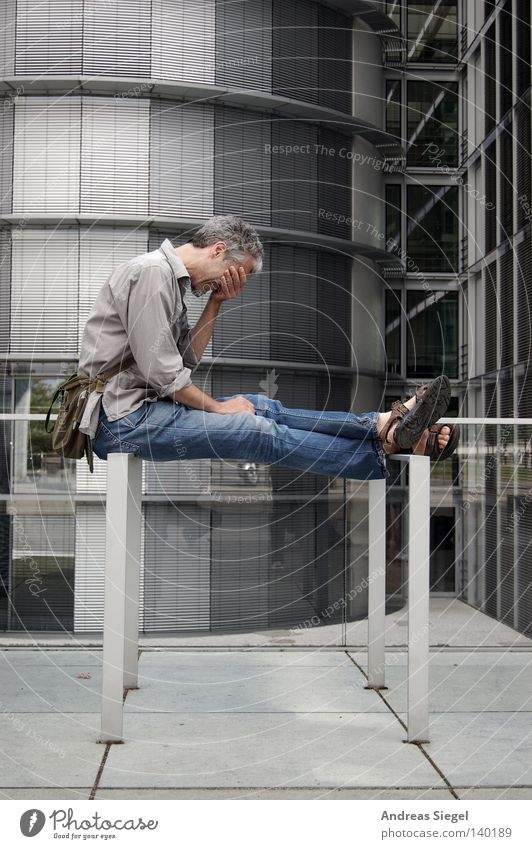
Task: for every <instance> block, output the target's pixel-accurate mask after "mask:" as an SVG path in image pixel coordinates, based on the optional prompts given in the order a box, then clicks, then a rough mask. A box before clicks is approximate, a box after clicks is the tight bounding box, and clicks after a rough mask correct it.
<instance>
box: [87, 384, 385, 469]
mask: <svg viewBox="0 0 532 849" xmlns="http://www.w3.org/2000/svg"><path fill="white" fill-rule="evenodd" d="M218 400H221V399H218ZM136 415H137V418H135V416H136ZM377 415H378V413H375V412H372V413H368V414H367V416H365V417H364V416H360V417H358V419H359V422H358V428H359V436H358V437H357V438H353V439H347V438H346V437H344V436H337V435H330V434H325V433H320V432H318V431H313V430H303V429H298V428H291V427H289V426H288V425H286V424H282V423H279V422H276V421H274V420H273V419H272V418H268V417H267V416H264V415H259V414H255V415H254V414H252V413H231V414H227V415H224V414H222V413H206V412H205V411H204V410H196V409H193V408H190V407H187V406H185V405H181V404H174V403H173V402H171V401H157V402H155V403H153V404H149V406H148V408H147V411H146V412H145V413H143V412H142V411H140V412H138V413H133V414H131V416H128V417H126V418H129V419H130V421H131V422H132V423H133V425H134V426H130V425H128V424H124V420H122V425H120V420H118V421H117V422H108V421H106V419H104V420H103V422H102V424H103V428H102V429H101V430H100V433H99V435H98V440H97V443H96V444H95V451H96V453H97V455H98V456H106V455H107V452H108V451H120V450H121V443H122V442H123V443H124V444H125V445H126V446H127V447H126V448H125V449H124V450H132V449H134V450H135V453H136V454H137V456H140V457H141V458H142V459H145V460H154V461H164V460H196V459H204V458H209V457H211V458H212V457H214V458H218V459H221V460H226V459H227V460H231V459H234V460H254V461H256V462H259V463H265V464H268V465H269V464H278V465H280V466H286V467H288V468H292V469H300V470H303V471H309V472H312V473H314V474H326V475H331V476H335V477H336V476H338V477H345V478H352V479H354V480H375V479H382V478H385V477H388V476H389V472H388V470H387V468H386V462H385V458H384V453H383V452H382V450H381V449H379V448H378V446H377V444H376V441H375V433H376V431H375V421H376V416H377Z"/></svg>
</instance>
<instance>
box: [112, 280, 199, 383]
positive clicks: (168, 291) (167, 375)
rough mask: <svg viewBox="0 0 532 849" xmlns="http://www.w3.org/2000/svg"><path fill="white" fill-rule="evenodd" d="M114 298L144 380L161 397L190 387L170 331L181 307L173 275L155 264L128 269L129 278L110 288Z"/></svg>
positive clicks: (188, 377)
mask: <svg viewBox="0 0 532 849" xmlns="http://www.w3.org/2000/svg"><path fill="white" fill-rule="evenodd" d="M124 284H125V285H124ZM113 298H114V303H115V306H116V309H117V311H118V314H119V316H120V319H121V321H122V324H123V326H124V329H125V331H126V333H127V336H128V342H129V347H130V348H131V353H132V354H133V356H134V358H135V362H136V364H137V367H138V369H139V371H140V372H141V374H142V376H143V377H144V379H145V380H146V383H147V384H148V385H149V386H151V387H152V388H153V389H155V390H156V391H157V394H158V395H159V397H161V398H162V397H164V396H166V395H170V394H172V393H173V392H175V391H176V390H179V389H183V388H184V387H185V386H189V385H190V384H191V383H192V380H191V377H190V375H191V370H192V369H191V367H190V366H188V365H187V364H186V362H184V358H183V357H182V356H181V353H180V351H179V348H178V345H177V342H176V340H175V337H174V333H173V325H174V324H175V322H176V321H179V317H180V307H181V309H182V302H181V297H180V293H179V292H177V293H176V291H175V288H174V285H173V278H172V277H171V276H169V275H167V274H165V272H164V270H163V269H162V268H161V267H160V266H158V265H141V266H137V267H134V268H131V269H129V274H128V280H127V281H124V280H123V281H122V285H121V286H120V288H116V289H115V290H114V291H113ZM187 326H188V325H187ZM189 333H190V328H189ZM188 342H189V350H188V351H187V355H186V360H187V362H188V363H191V364H192V361H193V360H194V361H195V365H197V360H196V358H195V356H194V357H191V355H190V348H192V343H191V339H190V338H189V339H188Z"/></svg>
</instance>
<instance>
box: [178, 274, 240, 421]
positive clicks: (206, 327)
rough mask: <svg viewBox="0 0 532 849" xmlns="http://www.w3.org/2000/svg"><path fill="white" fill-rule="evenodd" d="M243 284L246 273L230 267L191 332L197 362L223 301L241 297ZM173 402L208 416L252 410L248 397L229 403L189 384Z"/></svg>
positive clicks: (205, 345) (232, 400) (209, 336)
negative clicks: (210, 414)
mask: <svg viewBox="0 0 532 849" xmlns="http://www.w3.org/2000/svg"><path fill="white" fill-rule="evenodd" d="M245 282H246V273H245V271H244V269H243V268H242V266H240V268H239V269H238V270H237V269H236V268H235V266H231V267H230V268H229V270H228V271H226V272H224V274H223V275H222V278H221V282H220V286H219V288H218V289H217V290H216V291H213V292H212V293H211V295H210V296H209V300H208V301H207V303H206V304H205V308H204V310H203V312H202V314H201V316H200V317H199V319H198V320H197V322H196V324H195V325H194V327H193V328H192V331H191V335H190V336H191V343H192V347H193V348H194V352H195V354H196V358H197V360H198V362H199V361H200V359H201V357H202V355H203V352H204V350H205V348H206V347H207V345H208V342H209V339H210V338H211V336H212V333H213V330H214V325H215V323H216V319H217V318H218V314H219V312H220V307H221V305H222V303H223V302H224V301H227V300H230V299H231V298H236V296H237V295H239V294H240V292H241V291H242V288H243V286H244V284H245ZM172 398H173V399H174V401H178V402H179V403H181V404H186V405H187V406H188V407H193V408H194V409H196V410H205V412H207V413H254V412H255V407H254V406H253V404H252V403H251V401H248V399H247V398H242V397H241V396H237V397H236V398H232V399H231V400H229V401H220V402H219V401H215V400H214V398H211V397H210V395H207V393H205V392H202V390H201V389H200V388H199V386H195V385H194V384H193V383H191V384H190V385H189V386H186V387H185V388H183V389H181V390H179V391H177V392H173V393H172Z"/></svg>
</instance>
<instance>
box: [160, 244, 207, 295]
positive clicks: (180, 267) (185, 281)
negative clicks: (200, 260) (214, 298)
mask: <svg viewBox="0 0 532 849" xmlns="http://www.w3.org/2000/svg"><path fill="white" fill-rule="evenodd" d="M160 250H161V251H162V252H163V254H164V255H165V257H166V258H167V260H168V262H169V263H170V265H171V266H172V269H173V271H174V274H175V276H176V277H177V281H178V283H179V286H180V287H181V288H182V289H189V290H190V291H191V292H192V294H193V295H196V297H199V296H200V295H202V294H203V293H202V292H201V291H198V290H197V289H193V288H192V284H191V281H190V275H189V273H188V271H187V267H186V265H185V263H184V262H183V260H182V259H181V257H180V256H179V254H178V253H176V249H175V248H174V246H173V244H172V242H171V241H170V239H165V240H164V242H163V243H162V244H161V248H160Z"/></svg>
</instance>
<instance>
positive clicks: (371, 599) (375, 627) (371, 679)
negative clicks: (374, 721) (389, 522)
mask: <svg viewBox="0 0 532 849" xmlns="http://www.w3.org/2000/svg"><path fill="white" fill-rule="evenodd" d="M368 506H369V516H368V536H369V570H368V687H369V688H371V689H383V688H384V684H385V681H384V678H385V651H386V647H385V617H384V612H385V604H386V480H385V479H383V480H373V481H370V482H369V505H368Z"/></svg>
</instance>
